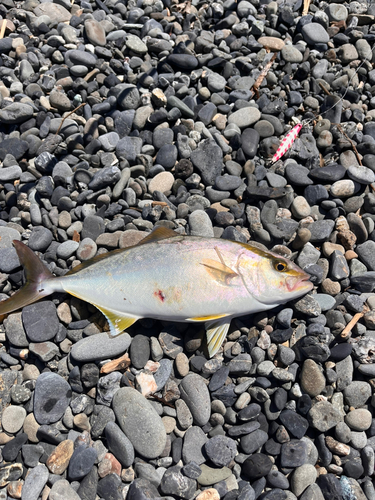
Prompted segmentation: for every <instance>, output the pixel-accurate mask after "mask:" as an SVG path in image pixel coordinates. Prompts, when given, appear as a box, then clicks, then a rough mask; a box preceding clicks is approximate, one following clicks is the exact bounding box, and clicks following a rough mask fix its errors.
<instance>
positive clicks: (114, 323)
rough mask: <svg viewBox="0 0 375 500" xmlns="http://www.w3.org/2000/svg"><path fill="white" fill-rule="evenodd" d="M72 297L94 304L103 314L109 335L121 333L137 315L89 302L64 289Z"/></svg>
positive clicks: (113, 335)
mask: <svg viewBox="0 0 375 500" xmlns="http://www.w3.org/2000/svg"><path fill="white" fill-rule="evenodd" d="M65 291H66V292H67V293H69V294H70V295H73V297H77V299H80V300H84V301H85V302H89V303H90V304H92V305H93V306H95V307H96V308H97V309H99V311H100V312H101V313H102V314H104V316H105V317H106V319H107V321H108V325H109V331H110V336H111V337H116V336H117V335H119V334H120V333H122V332H123V331H124V330H126V329H127V328H129V327H131V326H132V324H133V323H135V322H136V321H137V320H138V319H139V317H136V316H130V315H129V314H126V313H122V312H119V311H114V310H112V309H108V308H106V307H102V306H99V305H98V304H94V302H90V301H89V300H87V299H86V298H84V297H82V296H81V295H79V294H78V293H75V292H71V291H70V290H65Z"/></svg>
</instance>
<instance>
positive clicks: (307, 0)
mask: <svg viewBox="0 0 375 500" xmlns="http://www.w3.org/2000/svg"><path fill="white" fill-rule="evenodd" d="M310 3H311V0H303V11H302V15H303V16H307V14H308V12H309V8H310Z"/></svg>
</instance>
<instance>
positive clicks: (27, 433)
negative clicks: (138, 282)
mask: <svg viewBox="0 0 375 500" xmlns="http://www.w3.org/2000/svg"><path fill="white" fill-rule="evenodd" d="M374 41H375V4H374V3H370V2H367V1H366V0H362V1H351V2H338V3H333V2H324V1H318V0H312V1H311V3H310V2H309V1H307V0H305V1H304V2H303V1H302V0H286V1H268V0H251V1H248V0H241V1H238V2H236V1H234V0H225V1H222V0H218V1H215V2H214V1H211V0H207V1H204V0H202V1H200V0H191V1H190V0H187V1H185V2H181V1H180V2H178V1H177V0H163V1H162V0H138V1H135V0H92V1H89V0H73V1H70V0H55V1H54V2H49V1H42V2H39V0H25V1H17V0H1V2H0V299H1V300H4V299H6V298H8V297H9V296H10V295H11V294H12V293H13V292H14V291H16V290H19V289H20V288H21V286H22V284H23V282H24V275H23V269H22V266H21V265H20V262H19V260H18V256H17V253H16V250H15V249H14V247H13V245H12V241H13V240H19V241H22V242H24V243H25V244H27V245H28V246H29V247H30V248H31V249H32V250H33V251H34V252H35V253H36V254H37V255H38V256H39V257H40V258H41V259H42V261H43V262H44V263H45V264H46V265H47V266H48V268H49V270H50V271H51V272H52V273H53V274H55V275H56V276H63V275H64V274H65V273H66V272H68V271H69V270H70V269H72V268H74V267H75V266H77V265H79V264H80V263H83V262H86V261H87V260H89V259H91V258H92V257H94V256H96V255H101V254H105V253H106V252H108V251H111V250H115V249H124V248H127V247H129V246H131V245H135V244H137V243H139V242H140V241H141V240H142V239H143V238H144V237H145V236H147V234H149V233H150V231H152V229H154V228H155V227H158V226H162V227H165V228H168V229H173V230H175V231H176V232H177V233H179V234H181V235H193V236H202V237H216V238H224V239H229V240H234V241H238V242H241V243H250V244H253V245H255V246H257V247H258V248H261V249H268V250H272V251H273V252H275V253H278V254H280V255H282V256H284V257H287V258H289V259H291V260H292V261H294V262H295V263H296V264H297V265H298V266H300V267H301V268H302V269H303V270H305V271H306V272H307V273H309V274H310V275H311V281H312V282H313V284H314V290H313V291H312V292H310V293H309V294H308V295H306V296H304V297H302V298H300V299H298V300H295V301H293V302H289V303H288V304H286V305H284V306H279V307H278V308H276V309H272V310H270V311H265V312H262V313H258V314H254V315H248V316H243V317H241V318H237V319H235V320H234V321H232V324H231V328H230V331H229V334H228V336H227V339H226V341H225V342H224V344H223V346H222V348H221V350H220V351H219V352H218V353H217V354H216V355H215V356H214V357H213V358H212V359H209V357H208V354H207V349H206V340H205V331H204V328H203V325H199V324H198V325H197V324H182V323H171V322H162V321H156V320H153V319H142V320H140V321H138V322H136V323H135V324H134V325H133V326H131V327H130V328H129V329H128V330H127V331H126V332H125V333H124V334H122V335H120V336H118V337H116V338H114V339H111V340H110V339H109V337H108V333H107V330H108V325H107V323H106V320H105V318H104V317H103V316H102V314H101V313H100V312H99V311H98V310H97V309H96V308H95V307H93V306H92V305H90V304H88V303H86V302H83V301H81V300H79V299H77V298H75V297H72V296H70V295H67V294H54V295H52V296H50V297H48V298H45V299H43V300H42V301H39V302H36V303H34V304H32V305H29V306H26V307H24V308H23V309H22V310H21V311H17V312H14V313H11V314H9V315H8V316H7V317H6V318H5V319H4V321H2V322H1V324H0V424H1V427H0V500H10V499H21V500H152V499H159V498H163V499H168V500H173V499H186V500H193V499H195V498H196V499H197V500H220V499H224V500H236V499H238V500H256V499H260V500H263V499H264V500H296V499H299V500H375V488H374V474H375V472H374V466H375V458H374V455H375V69H374V62H375V55H374V53H373V51H372V49H373V46H374ZM298 121H300V122H301V121H302V125H303V126H302V130H301V132H300V134H299V136H298V137H297V138H296V140H295V141H294V143H293V145H292V147H291V148H290V149H289V151H288V152H287V153H286V154H285V155H284V156H283V157H282V158H281V159H280V160H278V161H276V162H272V157H273V155H274V154H275V152H276V150H277V148H278V147H279V145H280V143H281V140H282V139H283V138H284V137H285V136H286V135H287V134H288V132H289V131H290V130H292V128H293V126H294V125H295V124H296V123H298ZM150 259H152V256H150ZM193 285H194V284H193Z"/></svg>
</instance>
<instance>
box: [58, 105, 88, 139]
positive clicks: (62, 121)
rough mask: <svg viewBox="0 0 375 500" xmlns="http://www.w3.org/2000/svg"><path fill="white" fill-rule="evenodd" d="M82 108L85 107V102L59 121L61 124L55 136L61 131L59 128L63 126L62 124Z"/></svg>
mask: <svg viewBox="0 0 375 500" xmlns="http://www.w3.org/2000/svg"><path fill="white" fill-rule="evenodd" d="M82 106H86V103H85V102H81V104H80V105H79V106H77V107H76V108H74V109H73V111H71V112H70V113H68V114H67V115H66V116H64V118H63V119H62V120H61V123H60V126H59V128H58V129H57V130H56V134H55V136H56V135H57V134H58V133H59V132H60V130H61V127H62V126H63V123H64V121H65V120H66V119H67V118H68V117H69V116H70V115H72V114H73V113H75V112H76V111H78V110H79V108H82Z"/></svg>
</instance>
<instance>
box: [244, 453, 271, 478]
mask: <svg viewBox="0 0 375 500" xmlns="http://www.w3.org/2000/svg"><path fill="white" fill-rule="evenodd" d="M271 469H272V461H271V459H270V458H269V457H268V456H267V455H264V454H263V453H255V454H254V455H252V456H251V457H249V458H247V459H246V460H245V461H244V463H243V464H242V472H243V473H244V475H245V476H247V477H248V478H250V479H252V480H253V481H255V480H256V479H260V478H261V477H264V476H266V475H267V474H268V473H269V472H270V470H271Z"/></svg>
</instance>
